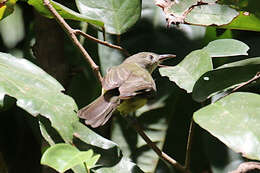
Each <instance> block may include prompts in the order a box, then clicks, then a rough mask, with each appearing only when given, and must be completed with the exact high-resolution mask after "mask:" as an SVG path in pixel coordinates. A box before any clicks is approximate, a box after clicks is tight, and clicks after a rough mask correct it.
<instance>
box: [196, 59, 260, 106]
mask: <svg viewBox="0 0 260 173" xmlns="http://www.w3.org/2000/svg"><path fill="white" fill-rule="evenodd" d="M259 71H260V58H250V59H246V60H242V61H237V62H234V63H229V64H225V65H223V66H220V67H219V68H218V69H215V70H212V71H209V72H207V73H205V74H203V75H202V76H201V77H200V79H199V80H198V81H197V82H196V84H195V86H194V88H193V91H192V97H193V99H194V100H196V101H198V102H202V101H204V100H206V99H207V98H209V97H211V96H213V95H215V94H216V93H217V92H220V91H221V92H223V91H226V90H228V89H231V88H234V87H236V86H238V85H239V84H241V83H243V82H246V81H248V80H250V79H252V78H253V77H254V76H255V75H256V73H257V72H259Z"/></svg>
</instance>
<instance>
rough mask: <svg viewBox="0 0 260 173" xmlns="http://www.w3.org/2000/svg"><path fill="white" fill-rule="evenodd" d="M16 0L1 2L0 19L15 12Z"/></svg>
mask: <svg viewBox="0 0 260 173" xmlns="http://www.w3.org/2000/svg"><path fill="white" fill-rule="evenodd" d="M16 1H17V0H6V1H3V2H1V3H0V20H2V19H4V18H5V17H7V16H9V15H10V14H12V13H13V11H14V6H15V4H16Z"/></svg>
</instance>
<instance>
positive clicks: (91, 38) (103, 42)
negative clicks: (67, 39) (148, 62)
mask: <svg viewBox="0 0 260 173" xmlns="http://www.w3.org/2000/svg"><path fill="white" fill-rule="evenodd" d="M74 33H75V34H80V35H82V36H84V37H85V38H87V39H89V40H92V41H95V42H97V43H99V44H102V45H105V46H107V47H111V48H114V49H118V50H120V51H122V52H123V53H124V54H125V55H126V56H130V54H129V53H128V52H127V50H125V49H124V48H122V47H121V46H117V45H114V44H111V43H109V42H107V41H102V40H99V39H97V38H95V37H93V36H91V35H89V34H87V33H85V32H82V31H81V30H78V29H75V30H74Z"/></svg>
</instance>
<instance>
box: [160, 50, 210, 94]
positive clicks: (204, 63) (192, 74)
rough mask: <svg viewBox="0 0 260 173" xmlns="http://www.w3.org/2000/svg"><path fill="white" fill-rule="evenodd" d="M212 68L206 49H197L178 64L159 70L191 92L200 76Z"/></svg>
mask: <svg viewBox="0 0 260 173" xmlns="http://www.w3.org/2000/svg"><path fill="white" fill-rule="evenodd" d="M212 69H213V66H212V61H211V58H210V56H209V54H208V53H207V52H206V51H204V50H196V51H193V52H191V53H190V54H189V55H187V56H186V57H185V58H184V60H183V61H182V62H180V63H179V64H178V65H176V66H174V67H164V68H160V69H159V71H160V74H161V75H162V76H167V77H169V78H170V80H171V81H173V82H175V83H176V84H177V85H178V86H179V87H180V88H183V89H185V90H186V91H187V92H188V93H190V92H191V91H192V89H193V86H194V84H195V82H196V81H197V80H198V79H199V77H200V76H201V75H202V74H204V73H205V72H207V71H209V70H212Z"/></svg>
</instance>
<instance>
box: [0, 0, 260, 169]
mask: <svg viewBox="0 0 260 173" xmlns="http://www.w3.org/2000/svg"><path fill="white" fill-rule="evenodd" d="M50 4H51V6H53V7H54V9H56V10H57V12H58V13H59V14H60V15H61V17H62V18H63V19H66V22H68V24H69V25H70V26H73V28H76V29H80V30H82V31H84V32H86V33H88V34H90V35H93V36H95V37H96V38H98V39H100V40H106V41H107V42H109V43H112V44H116V45H120V46H122V47H123V48H124V49H125V50H127V51H128V52H129V53H130V54H134V53H137V52H141V51H153V52H156V53H161V54H162V53H175V54H176V55H177V57H176V58H175V59H174V60H169V61H167V62H166V65H162V67H160V68H159V70H158V71H155V73H154V74H153V77H154V79H155V81H156V85H157V90H158V93H157V95H156V97H155V98H152V99H151V100H150V101H149V102H148V103H147V104H146V105H145V106H144V107H142V108H140V109H139V110H137V111H136V113H134V114H133V115H131V116H134V117H135V119H136V120H137V121H138V122H139V123H140V124H141V126H142V127H143V132H144V133H145V134H147V136H149V138H150V139H151V140H152V141H153V143H154V144H155V145H156V146H157V147H158V149H159V150H163V151H165V153H167V154H168V155H170V156H171V157H172V158H173V159H175V160H176V161H177V162H178V164H179V163H180V164H182V163H184V162H185V163H184V168H187V167H188V168H189V169H190V170H188V171H191V172H203V171H204V172H210V171H212V172H228V171H231V170H234V169H236V168H237V167H238V165H239V164H240V163H241V162H244V161H245V160H247V159H248V160H250V159H253V160H260V153H259V151H258V148H259V147H260V146H259V143H260V142H259V140H260V132H259V128H258V126H259V124H260V122H259V118H258V116H260V115H259V112H260V110H259V108H260V105H259V100H260V97H259V86H260V85H259V84H260V82H259V81H260V80H259V78H260V73H259V72H260V58H259V57H257V56H259V54H260V52H259V48H258V45H259V44H258V43H259V42H260V39H259V33H257V32H252V31H260V30H259V28H260V19H259V14H260V11H259V9H260V8H257V7H259V4H260V2H258V1H249V0H241V1H232V0H221V1H216V0H203V1H201V0H175V1H170V0H156V1H154V2H153V1H150V0H143V1H141V0H105V1H104V0H96V1H91V0H76V1H75V3H74V2H73V3H72V2H71V1H57V2H55V1H51V3H50ZM156 5H157V6H159V7H156ZM28 7H32V8H28ZM160 8H162V9H160ZM19 10H22V11H23V13H26V14H30V15H24V19H23V18H22V14H23V13H21V12H19ZM33 10H35V12H34V13H33ZM17 11H18V12H17ZM78 11H79V12H78ZM16 12H17V13H16ZM38 13H39V14H40V15H39V14H38ZM33 14H34V16H35V19H32V18H31V16H32V15H33ZM14 16H15V17H14ZM28 16H30V17H28ZM53 18H54V16H53V14H52V12H51V11H50V10H49V9H48V8H46V5H44V0H40V1H35V0H23V1H22V0H20V1H14V0H7V1H6V0H0V20H1V21H0V34H1V38H2V40H1V41H0V45H1V46H0V51H1V52H0V111H1V115H0V137H1V140H0V141H1V142H0V160H1V163H0V172H1V170H4V171H7V169H8V171H10V172H11V170H12V169H17V170H20V172H23V170H26V171H27V172H41V171H43V170H41V166H40V163H41V164H43V165H47V166H49V167H51V168H53V169H55V170H56V171H58V172H65V171H67V170H69V169H72V171H73V172H75V173H83V172H97V173H106V172H109V173H117V172H120V173H129V172H131V173H135V172H136V173H139V172H140V173H141V172H176V171H181V172H184V170H183V169H184V168H183V169H179V170H177V169H176V165H175V164H172V163H171V162H169V161H168V163H171V164H164V163H163V162H161V161H160V160H159V159H160V156H158V155H157V154H156V153H155V152H154V151H153V150H152V149H151V146H152V144H151V143H146V142H144V140H143V139H142V138H141V137H140V136H139V135H138V134H137V133H136V131H134V130H133V129H132V127H131V125H132V124H131V123H129V122H128V121H125V119H124V117H121V116H120V115H118V113H115V115H114V117H113V120H112V121H109V123H108V124H107V125H105V126H104V127H101V128H98V129H91V128H89V127H87V126H85V125H84V124H83V123H82V122H81V120H80V119H79V118H78V117H77V111H78V108H81V107H83V106H85V105H86V104H88V103H90V102H91V101H92V100H93V99H94V98H95V97H97V95H98V94H100V93H101V92H102V91H101V89H100V87H99V86H98V85H99V84H98V83H97V81H96V79H95V78H94V73H93V71H92V69H91V68H89V65H88V64H87V63H86V62H85V60H84V58H83V57H82V56H81V55H80V54H79V51H78V49H76V47H77V45H76V47H72V46H71V44H72V43H71V40H70V39H67V38H72V34H73V33H68V35H66V36H65V34H64V35H62V39H61V38H60V37H58V34H53V35H51V33H55V32H56V30H57V32H61V28H63V29H64V26H63V27H61V26H58V25H57V24H56V21H54V20H51V19H53ZM165 18H166V20H167V22H165ZM23 20H24V21H23ZM42 20H43V21H45V22H42V23H43V25H39V23H41V21H42ZM38 21H40V22H39V23H37V22H38ZM47 21H51V22H53V23H54V24H50V23H49V22H47ZM24 22H25V24H24ZM88 24H90V25H88ZM166 25H168V27H169V28H168V29H167V30H166V29H165V27H166ZM176 25H177V26H176ZM196 25H199V26H196ZM83 26H84V27H83ZM170 26H173V27H170ZM205 28H206V29H205ZM223 28H224V29H223ZM34 29H35V30H34ZM236 29H239V30H236ZM44 32H45V33H50V37H43V36H41V35H40V34H41V33H44ZM13 33H19V34H17V35H14V34H13ZM38 34H39V35H38ZM62 34H63V33H62ZM13 35H14V36H13ZM11 36H12V37H11ZM25 36H26V37H25ZM52 36H53V38H52ZM63 36H64V37H65V39H63ZM78 38H79V39H80V42H81V44H82V45H83V46H84V47H85V48H86V50H87V52H88V53H89V54H90V55H91V57H92V59H93V60H94V61H95V62H98V64H99V65H100V67H101V68H100V69H101V72H102V74H105V73H106V70H107V69H108V68H110V67H112V66H115V65H118V64H120V63H121V62H122V61H123V59H124V58H125V57H126V55H125V54H126V51H120V50H118V49H114V48H111V47H107V46H105V45H101V44H98V46H97V45H96V43H95V42H91V41H90V40H87V39H86V38H83V37H82V36H80V37H78ZM52 39H56V40H58V42H59V44H57V45H53V44H52V42H48V41H50V40H52ZM35 40H36V42H35ZM42 40H45V44H43V45H41V44H40V43H42V42H41V41H42ZM46 43H47V44H46ZM31 47H32V48H33V49H32V51H30V50H31ZM61 47H62V48H61ZM249 47H250V50H249ZM49 48H54V49H51V51H49ZM39 49H42V50H43V52H48V53H49V54H51V55H54V56H56V55H57V59H56V60H57V61H55V63H53V61H52V60H51V59H48V58H49V57H48V56H45V57H44V58H43V59H42V57H41V56H40V55H39V54H37V53H38V52H37V51H39ZM60 50H61V52H62V53H63V56H62V58H60V57H59V58H58V54H57V52H58V51H60ZM47 55H48V54H47ZM182 57H184V58H182ZM46 62H47V66H46V65H44V64H43V63H46ZM39 66H40V67H41V68H40V67H39ZM63 66H64V69H65V70H64V71H63V72H62V73H61V74H62V75H61V76H62V78H63V79H64V80H60V76H58V75H57V74H58V73H59V72H60V71H59V70H60V67H62V68H63ZM43 69H44V70H43ZM53 71H54V73H53ZM50 74H51V75H52V76H51V75H50ZM160 75H161V76H166V77H168V78H165V77H161V76H160ZM55 78H56V79H55ZM57 80H60V81H59V82H58V81H57ZM237 91H239V92H237ZM20 108H21V109H22V110H21V109H20ZM24 116H26V117H25V118H22V117H24ZM190 120H192V122H190ZM193 120H194V122H195V123H196V125H195V127H194V128H191V130H190V132H189V125H190V124H191V127H192V126H193V125H192V124H193ZM28 131H29V132H30V133H28ZM194 132H195V133H194ZM9 133H11V134H12V135H9ZM192 134H193V135H192ZM28 135H29V136H28ZM17 136H18V137H17ZM21 139H22V141H23V142H21ZM23 139H34V140H23ZM16 140H17V142H16ZM2 141H3V142H2ZM46 141H47V143H48V144H46V143H45V142H46ZM187 141H188V142H187ZM191 141H192V143H191ZM21 144H23V145H21ZM186 144H187V146H188V147H187V151H186ZM191 144H192V148H191V150H190V148H189V146H190V145H191ZM223 144H225V145H223ZM26 146H29V148H28V147H27V148H26ZM30 146H31V148H32V149H34V150H35V151H38V152H39V153H40V151H41V152H42V153H43V154H42V155H41V154H39V155H37V156H34V157H31V158H29V159H21V158H20V157H30V156H27V155H26V154H23V155H22V156H20V157H19V155H18V154H17V155H16V154H10V153H13V152H16V151H17V153H23V152H21V151H25V152H30V151H31V148H30ZM32 146H33V147H32ZM45 150H46V151H45ZM18 151H20V152H18ZM215 151H216V152H215ZM219 153H224V154H223V155H221V159H220V158H219ZM190 155H191V158H190ZM161 157H164V156H161ZM185 157H186V161H185ZM187 157H188V159H187ZM40 158H41V162H40ZM163 159H164V160H166V161H167V159H165V158H163ZM189 159H191V160H190V162H189V161H187V160H189ZM15 160H16V161H17V160H18V162H17V163H20V164H18V165H16V164H13V163H14V162H15ZM35 160H37V163H35ZM30 161H32V162H33V163H34V164H29V163H30ZM25 165H30V166H29V168H26V167H25ZM36 170H37V171H36Z"/></svg>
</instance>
